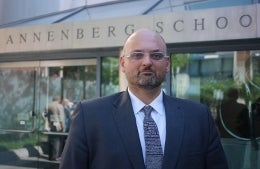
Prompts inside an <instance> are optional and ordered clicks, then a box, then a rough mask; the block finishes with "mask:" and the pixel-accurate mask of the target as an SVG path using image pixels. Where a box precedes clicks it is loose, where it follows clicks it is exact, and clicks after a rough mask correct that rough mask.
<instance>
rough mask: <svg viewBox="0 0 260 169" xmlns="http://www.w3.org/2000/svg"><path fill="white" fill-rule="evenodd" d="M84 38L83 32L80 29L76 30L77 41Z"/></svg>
mask: <svg viewBox="0 0 260 169" xmlns="http://www.w3.org/2000/svg"><path fill="white" fill-rule="evenodd" d="M83 38H84V30H83V29H81V28H78V29H77V39H83Z"/></svg>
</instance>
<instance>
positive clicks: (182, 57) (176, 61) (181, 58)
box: [171, 53, 188, 69]
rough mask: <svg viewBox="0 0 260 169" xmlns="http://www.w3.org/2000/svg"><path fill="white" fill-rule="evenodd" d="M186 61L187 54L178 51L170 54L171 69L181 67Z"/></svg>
mask: <svg viewBox="0 0 260 169" xmlns="http://www.w3.org/2000/svg"><path fill="white" fill-rule="evenodd" d="M187 63H188V54H185V53H178V54H172V55H171V66H172V68H173V69H176V68H177V67H179V68H182V67H183V66H185V65H186V64H187Z"/></svg>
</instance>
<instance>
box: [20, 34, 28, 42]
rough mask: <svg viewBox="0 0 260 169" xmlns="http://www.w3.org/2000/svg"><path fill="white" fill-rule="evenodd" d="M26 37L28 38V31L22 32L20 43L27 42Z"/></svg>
mask: <svg viewBox="0 0 260 169" xmlns="http://www.w3.org/2000/svg"><path fill="white" fill-rule="evenodd" d="M26 38H27V33H25V34H24V35H23V34H20V43H22V42H25V43H26Z"/></svg>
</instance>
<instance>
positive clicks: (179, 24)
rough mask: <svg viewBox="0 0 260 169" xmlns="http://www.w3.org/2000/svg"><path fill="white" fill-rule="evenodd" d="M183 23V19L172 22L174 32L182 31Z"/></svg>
mask: <svg viewBox="0 0 260 169" xmlns="http://www.w3.org/2000/svg"><path fill="white" fill-rule="evenodd" d="M183 23H184V21H183V20H177V21H175V22H174V24H173V29H174V30H175V31H176V32H182V31H184V27H183Z"/></svg>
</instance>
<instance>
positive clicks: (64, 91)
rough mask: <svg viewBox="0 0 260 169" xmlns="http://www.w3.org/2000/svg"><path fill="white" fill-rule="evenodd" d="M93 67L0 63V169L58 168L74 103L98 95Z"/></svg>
mask: <svg viewBox="0 0 260 169" xmlns="http://www.w3.org/2000/svg"><path fill="white" fill-rule="evenodd" d="M96 67H97V66H96V59H84V60H52V61H40V62H38V61H35V62H13V63H0V77H1V81H0V88H1V90H0V98H1V103H0V169H2V168H3V169H4V168H8V167H9V168H15V167H23V168H46V169H47V168H48V169H58V165H59V159H60V154H61V152H62V149H63V146H64V142H65V139H66V135H67V132H68V131H69V122H70V121H69V120H70V115H71V114H72V113H73V109H74V107H75V105H76V104H77V102H78V101H80V100H83V99H89V98H94V97H97V91H98V90H97V89H98V85H97V84H96V83H97V80H96V77H97V75H96ZM57 98H58V100H57ZM54 101H57V103H58V105H59V107H60V112H59V113H58V116H56V115H53V114H51V113H53V112H51V108H50V107H53V104H52V103H53V102H54ZM57 119H59V120H60V122H61V124H62V125H61V126H59V125H58V123H57ZM53 126H55V128H56V129H57V130H53ZM53 152H55V153H53ZM53 154H55V155H56V156H55V158H50V156H51V155H53Z"/></svg>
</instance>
